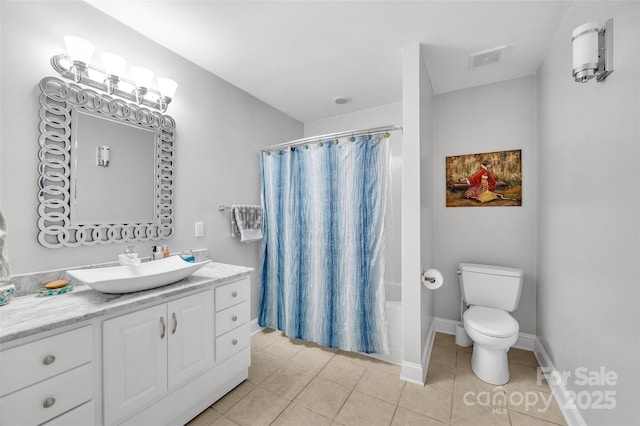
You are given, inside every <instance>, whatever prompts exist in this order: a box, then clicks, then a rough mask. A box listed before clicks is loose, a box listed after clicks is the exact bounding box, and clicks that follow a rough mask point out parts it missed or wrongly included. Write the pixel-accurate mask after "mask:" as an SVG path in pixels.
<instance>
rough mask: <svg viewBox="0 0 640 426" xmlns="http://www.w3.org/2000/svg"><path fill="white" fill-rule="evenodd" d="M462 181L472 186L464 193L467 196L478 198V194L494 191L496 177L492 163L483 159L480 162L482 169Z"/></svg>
mask: <svg viewBox="0 0 640 426" xmlns="http://www.w3.org/2000/svg"><path fill="white" fill-rule="evenodd" d="M460 181H461V182H465V183H466V184H467V185H470V186H471V188H469V189H468V190H467V191H466V192H465V193H464V196H465V197H466V198H474V199H475V198H478V195H480V194H482V193H483V192H487V191H493V190H494V189H495V187H496V177H495V176H494V175H493V172H492V171H491V163H489V162H488V161H483V162H482V163H481V164H480V170H478V171H477V172H476V173H474V174H472V175H471V176H468V177H466V178H462V179H461V180H460Z"/></svg>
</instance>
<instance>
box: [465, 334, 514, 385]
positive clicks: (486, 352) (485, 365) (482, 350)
mask: <svg viewBox="0 0 640 426" xmlns="http://www.w3.org/2000/svg"><path fill="white" fill-rule="evenodd" d="M508 350H509V348H507V349H488V348H486V347H483V346H480V345H478V344H477V343H474V344H473V353H472V354H471V369H472V370H473V373H474V374H475V375H476V376H477V377H478V378H479V379H480V380H482V381H483V382H487V383H489V384H492V385H498V386H499V385H504V384H505V383H507V382H508V381H509V361H508V360H507V351H508Z"/></svg>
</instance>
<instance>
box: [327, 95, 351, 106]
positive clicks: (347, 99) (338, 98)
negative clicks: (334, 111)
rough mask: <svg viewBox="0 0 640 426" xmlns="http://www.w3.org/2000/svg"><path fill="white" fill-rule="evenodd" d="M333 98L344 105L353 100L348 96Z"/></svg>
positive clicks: (336, 102) (338, 103)
mask: <svg viewBox="0 0 640 426" xmlns="http://www.w3.org/2000/svg"><path fill="white" fill-rule="evenodd" d="M331 100H332V101H333V103H335V104H337V105H344V104H348V103H349V102H351V98H350V97H348V96H334V97H333V98H332V99H331Z"/></svg>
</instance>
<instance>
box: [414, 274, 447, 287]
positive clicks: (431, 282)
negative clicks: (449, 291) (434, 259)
mask: <svg viewBox="0 0 640 426" xmlns="http://www.w3.org/2000/svg"><path fill="white" fill-rule="evenodd" d="M420 281H421V282H422V284H423V285H424V286H425V287H427V288H428V289H430V290H437V289H438V288H440V287H441V286H442V284H443V283H444V277H443V276H442V272H440V271H438V270H437V269H427V270H426V271H423V272H422V274H420Z"/></svg>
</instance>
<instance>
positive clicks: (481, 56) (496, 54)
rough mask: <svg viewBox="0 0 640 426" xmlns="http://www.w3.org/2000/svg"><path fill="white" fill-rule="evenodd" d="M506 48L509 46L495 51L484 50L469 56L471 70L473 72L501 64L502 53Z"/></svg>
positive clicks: (497, 48) (494, 49) (496, 48)
mask: <svg viewBox="0 0 640 426" xmlns="http://www.w3.org/2000/svg"><path fill="white" fill-rule="evenodd" d="M506 48H507V46H500V47H495V48H493V49H489V50H484V51H482V52H477V53H472V54H471V55H469V69H470V70H473V69H476V68H480V67H483V66H485V65H491V64H496V63H498V62H500V58H501V57H502V52H503V51H504V50H505V49H506Z"/></svg>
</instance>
